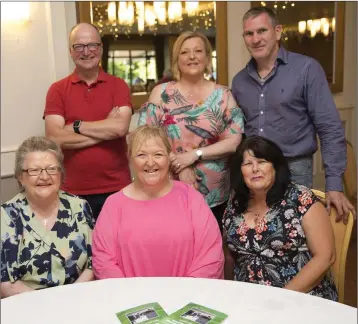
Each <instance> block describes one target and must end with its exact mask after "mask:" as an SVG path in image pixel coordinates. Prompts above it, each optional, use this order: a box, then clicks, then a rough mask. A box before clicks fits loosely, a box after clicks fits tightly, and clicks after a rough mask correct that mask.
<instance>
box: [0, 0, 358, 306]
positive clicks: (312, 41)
mask: <svg viewBox="0 0 358 324" xmlns="http://www.w3.org/2000/svg"><path fill="white" fill-rule="evenodd" d="M254 5H260V6H269V7H272V8H274V9H275V10H277V12H278V15H279V18H280V21H282V23H283V24H284V33H283V38H282V43H283V45H284V46H286V47H287V48H288V49H290V50H292V51H296V52H301V53H302V54H306V55H309V56H312V57H315V58H316V59H317V60H318V61H319V62H320V63H321V64H322V66H323V67H324V70H325V72H326V75H327V80H328V82H329V84H330V87H331V91H332V93H333V97H334V100H335V103H336V106H337V109H338V112H339V114H340V117H341V119H342V123H343V125H344V129H345V134H346V139H347V141H348V142H349V143H351V144H350V145H351V154H349V157H348V161H347V165H348V166H349V168H348V167H347V171H346V174H345V176H346V179H347V180H345V186H346V188H345V190H346V191H347V190H348V189H347V188H348V187H347V186H350V187H349V190H351V191H349V192H351V194H350V195H349V198H350V200H351V201H352V203H354V204H355V206H357V179H356V177H357V171H356V170H357V169H356V168H357V144H358V142H357V104H358V102H357V86H358V84H357V71H358V66H357V37H358V34H357V27H358V26H357V16H358V6H357V3H356V2H349V1H336V2H330V1H320V2H309V1H272V2H265V1H259V2H249V1H242V2H229V1H228V2H226V1H218V2H215V1H199V2H194V1H181V2H171V1H168V2H164V1H163V2H162V1H146V2H141V1H118V2H115V1H109V2H103V1H78V2H61V1H60V2H22V3H19V4H17V7H16V8H15V7H11V4H10V3H7V4H6V3H3V2H2V3H1V48H2V55H1V67H2V73H1V74H2V78H1V107H2V109H1V201H2V202H4V201H6V200H7V199H9V198H10V197H13V196H14V194H15V193H16V192H17V191H18V187H17V181H16V179H15V178H14V172H13V170H12V166H13V165H14V157H15V152H16V149H17V147H18V146H19V144H20V143H21V142H22V141H23V140H24V139H25V138H27V137H29V136H31V135H43V134H44V132H45V130H44V123H43V120H42V113H43V109H44V105H45V97H46V92H47V90H48V88H49V86H50V85H51V84H52V83H53V82H55V81H57V80H59V79H62V78H64V77H65V76H67V75H68V74H70V73H71V72H72V71H73V69H74V65H73V62H72V61H71V58H70V56H69V51H68V34H69V31H70V30H71V28H72V27H73V26H74V25H75V24H76V23H79V22H89V23H92V24H94V25H95V26H96V27H97V28H98V30H99V32H100V34H101V38H102V43H103V51H104V53H103V58H102V61H101V66H102V68H103V69H104V70H105V71H106V72H108V73H109V74H113V75H115V76H118V77H121V78H122V79H124V80H125V81H126V83H127V84H128V86H129V87H130V89H131V96H132V102H133V106H134V109H135V110H138V109H139V108H140V106H141V105H142V104H143V103H144V102H146V101H147V100H148V97H149V94H150V91H151V89H152V88H153V86H154V85H155V84H156V83H157V82H158V81H159V80H160V79H161V78H162V76H163V72H164V71H167V70H168V69H170V67H171V53H172V49H173V44H174V42H175V40H176V39H177V37H178V35H179V34H180V33H181V32H182V31H184V30H197V31H200V32H201V33H203V34H204V35H206V36H207V37H208V39H209V41H210V43H211V45H212V47H213V52H212V56H213V59H212V65H213V72H212V74H210V75H207V76H206V77H207V78H208V79H211V80H214V81H216V82H217V83H220V84H222V85H226V86H228V87H230V86H231V82H232V79H233V77H234V75H235V74H236V73H237V72H238V71H240V70H241V69H243V68H244V67H245V66H246V64H247V62H248V61H249V60H250V56H249V54H248V52H247V50H246V48H245V44H244V41H243V38H242V32H243V28H242V23H241V21H242V17H243V15H244V13H245V12H246V11H247V10H248V9H249V8H250V7H251V6H254ZM15 13H17V14H15ZM136 116H137V115H136V114H134V115H133V122H132V126H131V129H133V128H135V121H136ZM352 170H353V171H352ZM352 176H355V180H354V179H353V181H350V180H352ZM324 185H325V183H324V165H323V162H322V157H321V154H320V151H319V150H318V151H317V152H316V153H315V155H314V188H315V189H319V190H323V191H324ZM356 231H357V225H356V221H355V223H354V228H353V234H352V238H351V242H350V245H349V249H348V256H347V264H346V276H345V300H344V303H345V304H347V305H350V306H353V307H357V235H356Z"/></svg>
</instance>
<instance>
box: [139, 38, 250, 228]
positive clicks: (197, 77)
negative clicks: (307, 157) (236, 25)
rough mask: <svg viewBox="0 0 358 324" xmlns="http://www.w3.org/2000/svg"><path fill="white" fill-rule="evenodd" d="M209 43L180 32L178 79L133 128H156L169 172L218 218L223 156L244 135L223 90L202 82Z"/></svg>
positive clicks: (224, 191) (153, 98)
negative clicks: (168, 155)
mask: <svg viewBox="0 0 358 324" xmlns="http://www.w3.org/2000/svg"><path fill="white" fill-rule="evenodd" d="M211 53H212V49H211V45H210V42H209V40H208V39H207V38H206V37H205V36H204V35H202V34H200V33H197V32H185V33H183V34H181V35H180V36H179V37H178V39H177V41H176V42H175V44H174V48H173V66H172V70H173V74H174V78H175V80H177V81H172V82H167V83H164V84H161V85H158V86H157V87H155V88H154V89H153V91H152V93H151V95H150V97H149V101H148V102H147V103H145V104H144V105H143V106H142V108H141V113H140V116H139V122H138V125H145V124H149V125H160V126H163V127H164V128H165V129H166V132H167V135H168V137H169V140H170V142H171V145H172V150H173V152H174V153H175V154H173V156H172V159H171V165H172V170H173V171H174V173H176V174H177V175H178V177H179V179H180V180H181V181H183V182H186V183H188V184H191V185H193V186H194V187H196V188H197V189H198V190H199V191H200V192H201V193H202V194H203V195H204V197H205V199H206V202H207V203H208V205H209V206H210V208H211V209H212V211H213V213H214V215H215V217H216V218H217V220H218V222H219V225H220V228H221V219H222V214H223V212H224V210H225V207H226V202H227V200H228V198H229V191H230V185H229V175H228V165H227V161H228V156H229V155H230V154H232V153H233V152H235V149H236V147H237V145H238V144H239V143H240V141H241V133H242V132H243V123H244V119H243V114H242V111H241V109H240V108H239V107H238V105H237V104H236V102H235V100H234V98H233V96H232V94H231V92H230V90H229V89H228V88H227V87H224V86H221V85H217V84H215V83H214V82H211V81H208V80H206V79H205V78H204V75H205V73H207V74H210V73H211V59H212V56H211Z"/></svg>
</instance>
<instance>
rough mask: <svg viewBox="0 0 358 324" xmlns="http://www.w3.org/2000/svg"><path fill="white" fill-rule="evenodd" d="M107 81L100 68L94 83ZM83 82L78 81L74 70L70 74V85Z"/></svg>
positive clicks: (78, 78)
mask: <svg viewBox="0 0 358 324" xmlns="http://www.w3.org/2000/svg"><path fill="white" fill-rule="evenodd" d="M107 80H108V78H107V74H106V73H105V72H104V71H103V69H102V68H101V67H100V68H99V73H98V77H97V80H96V82H95V83H97V82H106V81H107ZM82 81H83V80H81V79H80V77H79V76H78V74H77V71H76V69H75V70H74V71H73V72H72V74H71V82H72V83H79V82H82Z"/></svg>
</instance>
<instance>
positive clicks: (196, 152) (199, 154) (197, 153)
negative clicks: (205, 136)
mask: <svg viewBox="0 0 358 324" xmlns="http://www.w3.org/2000/svg"><path fill="white" fill-rule="evenodd" d="M195 154H196V155H197V156H198V160H201V158H202V156H203V151H202V150H196V151H195Z"/></svg>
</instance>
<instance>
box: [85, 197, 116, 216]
mask: <svg viewBox="0 0 358 324" xmlns="http://www.w3.org/2000/svg"><path fill="white" fill-rule="evenodd" d="M115 192H116V191H115ZM115 192H108V193H103V194H95V195H81V196H80V197H81V198H83V199H84V200H87V202H88V203H89V205H90V207H91V209H92V214H93V217H94V219H95V220H96V221H97V218H98V215H99V213H100V212H101V210H102V207H103V205H104V202H105V201H106V199H107V198H108V196H110V195H112V194H114V193H115Z"/></svg>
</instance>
